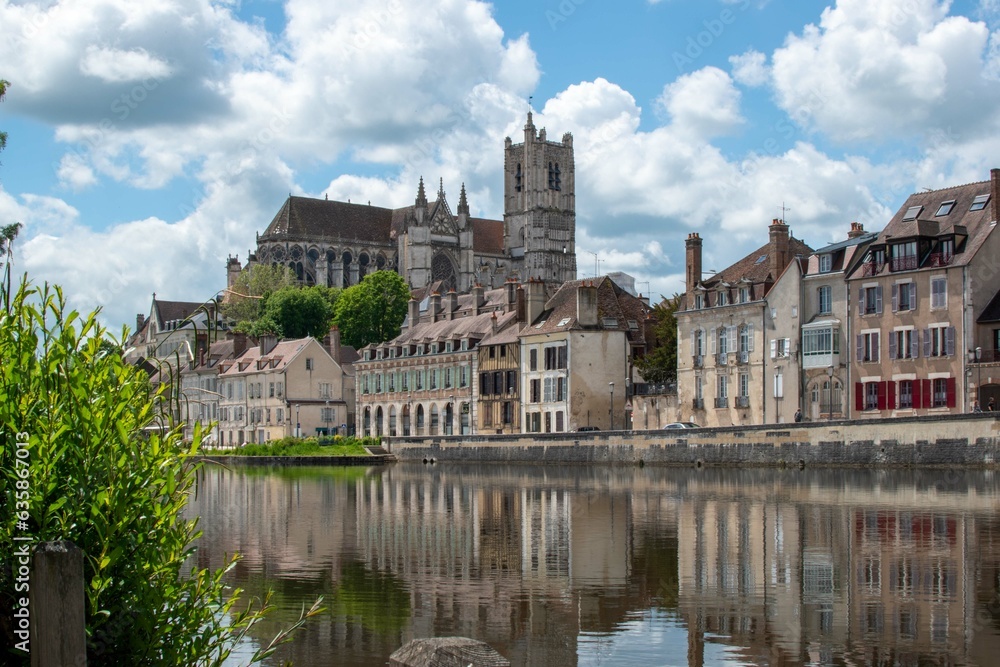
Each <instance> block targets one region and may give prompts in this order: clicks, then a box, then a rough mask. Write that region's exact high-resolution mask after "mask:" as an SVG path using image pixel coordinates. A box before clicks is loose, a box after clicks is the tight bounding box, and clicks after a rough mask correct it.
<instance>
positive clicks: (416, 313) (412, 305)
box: [406, 297, 420, 329]
mask: <svg viewBox="0 0 1000 667" xmlns="http://www.w3.org/2000/svg"><path fill="white" fill-rule="evenodd" d="M406 307H407V316H408V318H409V320H410V328H411V329H412V328H413V327H415V326H417V323H418V322H420V302H419V301H417V300H416V299H414V298H413V297H410V302H409V303H408V304H406Z"/></svg>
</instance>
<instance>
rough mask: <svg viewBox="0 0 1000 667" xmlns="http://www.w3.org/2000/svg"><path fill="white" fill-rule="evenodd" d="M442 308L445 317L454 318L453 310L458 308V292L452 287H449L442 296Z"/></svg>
mask: <svg viewBox="0 0 1000 667" xmlns="http://www.w3.org/2000/svg"><path fill="white" fill-rule="evenodd" d="M444 309H445V319H449V320H451V319H454V317H455V311H457V310H458V294H457V293H456V292H455V288H454V287H453V288H451V289H449V290H448V293H447V294H446V295H445V297H444Z"/></svg>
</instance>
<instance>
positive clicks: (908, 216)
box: [903, 206, 924, 222]
mask: <svg viewBox="0 0 1000 667" xmlns="http://www.w3.org/2000/svg"><path fill="white" fill-rule="evenodd" d="M922 210H924V207H923V206H911V207H910V208H908V209H906V213H905V214H903V221H904V222H905V221H907V220H916V219H917V216H918V215H920V212H921V211H922Z"/></svg>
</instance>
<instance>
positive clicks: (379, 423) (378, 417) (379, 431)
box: [375, 406, 383, 437]
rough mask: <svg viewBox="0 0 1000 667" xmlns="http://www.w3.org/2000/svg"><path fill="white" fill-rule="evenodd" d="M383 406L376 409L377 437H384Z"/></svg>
mask: <svg viewBox="0 0 1000 667" xmlns="http://www.w3.org/2000/svg"><path fill="white" fill-rule="evenodd" d="M382 418H383V415H382V406H379V407H377V408H375V437H380V436H381V435H382Z"/></svg>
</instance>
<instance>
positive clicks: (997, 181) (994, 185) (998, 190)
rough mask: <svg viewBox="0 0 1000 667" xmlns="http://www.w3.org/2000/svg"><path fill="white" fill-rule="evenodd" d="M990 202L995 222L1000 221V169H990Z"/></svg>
mask: <svg viewBox="0 0 1000 667" xmlns="http://www.w3.org/2000/svg"><path fill="white" fill-rule="evenodd" d="M990 202H992V204H993V207H992V208H993V220H1000V169H990Z"/></svg>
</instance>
